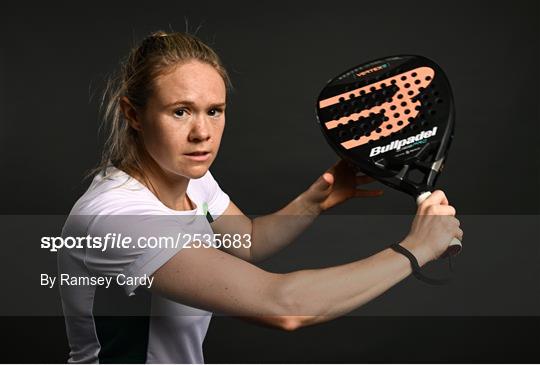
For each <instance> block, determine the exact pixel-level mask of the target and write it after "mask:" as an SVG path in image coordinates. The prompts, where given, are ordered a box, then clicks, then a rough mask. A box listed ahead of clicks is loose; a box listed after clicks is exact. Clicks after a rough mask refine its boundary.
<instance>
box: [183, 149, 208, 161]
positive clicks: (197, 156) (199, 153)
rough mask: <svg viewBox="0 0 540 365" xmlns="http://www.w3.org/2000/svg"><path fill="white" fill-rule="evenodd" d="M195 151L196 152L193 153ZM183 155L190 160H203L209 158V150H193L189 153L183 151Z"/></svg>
mask: <svg viewBox="0 0 540 365" xmlns="http://www.w3.org/2000/svg"><path fill="white" fill-rule="evenodd" d="M194 153H197V154H194ZM184 156H185V157H186V158H188V159H190V160H192V161H197V162H204V161H206V160H208V159H209V158H210V152H207V151H195V152H192V153H191V154H188V153H184Z"/></svg>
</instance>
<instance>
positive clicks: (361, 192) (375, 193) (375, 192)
mask: <svg viewBox="0 0 540 365" xmlns="http://www.w3.org/2000/svg"><path fill="white" fill-rule="evenodd" d="M383 194H384V190H380V189H377V190H367V189H356V191H355V193H354V196H355V197H370V196H381V195H383Z"/></svg>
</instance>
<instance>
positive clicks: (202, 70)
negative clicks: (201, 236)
mask: <svg viewBox="0 0 540 365" xmlns="http://www.w3.org/2000/svg"><path fill="white" fill-rule="evenodd" d="M225 98H226V91H225V83H224V81H223V79H222V77H221V76H220V74H219V73H218V72H217V71H216V70H215V69H214V67H212V66H211V65H208V64H206V63H202V62H199V61H189V62H188V63H183V64H180V65H178V66H176V67H175V68H174V69H173V70H172V71H171V72H169V73H166V74H164V75H161V76H159V77H157V78H156V79H155V80H154V84H153V92H152V95H151V96H150V98H149V99H148V102H147V105H146V107H145V109H144V110H143V112H142V118H141V123H140V124H141V125H140V130H139V132H140V134H141V137H142V140H143V141H144V146H145V148H146V150H147V151H148V153H149V154H150V156H151V157H152V158H153V159H154V160H155V161H156V163H157V164H158V165H159V166H160V167H161V168H162V169H163V170H164V171H165V172H166V173H167V174H168V175H170V176H171V177H175V176H184V177H188V178H191V179H196V178H199V177H201V176H203V175H204V174H205V173H206V171H207V170H208V168H209V167H210V165H211V164H212V162H213V161H214V159H215V158H216V155H217V152H218V150H219V144H220V142H221V136H222V134H223V128H224V126H225Z"/></svg>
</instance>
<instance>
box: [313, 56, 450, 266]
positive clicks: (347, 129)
mask: <svg viewBox="0 0 540 365" xmlns="http://www.w3.org/2000/svg"><path fill="white" fill-rule="evenodd" d="M454 114H455V113H454V100H453V96H452V90H451V88H450V83H449V82H448V79H447V77H446V75H445V74H444V72H443V71H442V69H441V68H440V67H439V66H438V65H437V64H436V63H435V62H433V61H431V60H429V59H427V58H425V57H421V56H394V57H387V58H384V59H380V60H375V61H372V62H369V63H366V64H363V65H359V66H356V67H354V68H352V69H350V70H348V71H346V72H344V73H342V74H340V75H339V76H337V77H335V78H333V79H332V80H330V81H329V82H328V83H327V85H326V86H325V87H324V89H323V90H322V91H321V93H320V95H319V97H318V99H317V117H318V120H319V123H320V126H321V129H322V131H323V134H324V136H325V137H326V140H327V141H328V143H329V144H330V146H332V148H333V149H334V150H335V151H336V152H337V154H338V155H339V156H340V157H341V158H342V159H344V160H346V161H348V162H349V163H350V164H352V165H353V166H355V167H356V168H357V169H358V170H360V171H361V172H363V173H365V174H367V175H369V176H371V177H373V178H375V179H377V180H378V181H380V182H382V183H384V184H386V185H388V186H391V187H392V188H395V189H397V190H400V191H403V192H405V193H407V194H409V195H411V196H413V197H414V198H415V199H416V201H417V204H421V203H422V202H423V201H424V200H425V199H426V198H427V197H428V196H429V195H430V194H431V191H432V190H433V187H434V185H435V182H436V180H437V177H438V176H439V174H440V172H441V170H442V168H443V166H444V161H445V158H446V154H447V152H448V149H449V147H450V143H451V142H452V138H453V132H454ZM460 250H461V242H460V241H459V240H458V239H455V238H454V239H453V240H452V242H451V243H450V246H449V248H448V250H447V252H446V253H445V255H443V256H446V255H455V254H457V253H458V252H459V251H460Z"/></svg>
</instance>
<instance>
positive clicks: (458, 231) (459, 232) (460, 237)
mask: <svg viewBox="0 0 540 365" xmlns="http://www.w3.org/2000/svg"><path fill="white" fill-rule="evenodd" d="M454 237H456V238H457V239H458V240H460V241H463V230H462V229H461V228H458V229H456V232H455V233H454Z"/></svg>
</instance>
